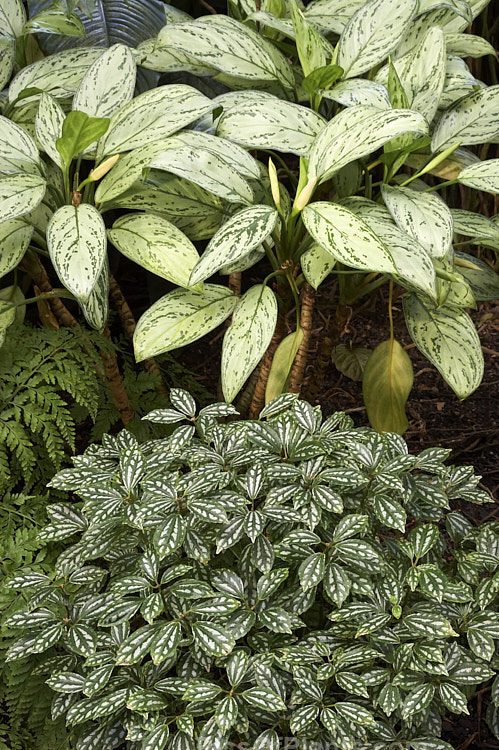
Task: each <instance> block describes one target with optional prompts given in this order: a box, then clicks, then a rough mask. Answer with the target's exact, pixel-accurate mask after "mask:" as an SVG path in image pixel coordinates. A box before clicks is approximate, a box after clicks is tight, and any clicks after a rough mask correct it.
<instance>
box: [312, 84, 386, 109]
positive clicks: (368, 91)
mask: <svg viewBox="0 0 499 750" xmlns="http://www.w3.org/2000/svg"><path fill="white" fill-rule="evenodd" d="M321 96H323V97H324V99H332V100H333V101H335V102H338V104H342V105H343V106H344V107H355V106H357V105H358V104H363V105H365V106H368V107H377V108H378V109H391V103H390V97H389V96H388V91H387V90H386V87H385V86H383V84H381V83H378V82H377V81H369V80H368V79H367V78H352V79H351V80H347V81H340V82H339V83H337V84H336V85H335V86H333V88H331V89H329V90H328V91H321Z"/></svg>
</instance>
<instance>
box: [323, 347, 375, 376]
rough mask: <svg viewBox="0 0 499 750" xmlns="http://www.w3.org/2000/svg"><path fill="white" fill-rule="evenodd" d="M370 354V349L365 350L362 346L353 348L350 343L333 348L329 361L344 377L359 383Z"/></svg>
mask: <svg viewBox="0 0 499 750" xmlns="http://www.w3.org/2000/svg"><path fill="white" fill-rule="evenodd" d="M371 354H372V349H366V348H365V347H364V346H353V345H352V342H351V341H350V343H348V344H338V345H337V346H335V348H334V349H333V353H332V355H331V360H332V362H333V364H334V366H335V367H336V369H337V370H338V371H339V372H341V373H342V374H343V375H345V377H347V378H350V380H357V381H360V380H362V377H363V373H364V370H365V368H366V364H367V361H368V359H369V357H370V356H371Z"/></svg>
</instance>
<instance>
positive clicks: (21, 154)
mask: <svg viewBox="0 0 499 750" xmlns="http://www.w3.org/2000/svg"><path fill="white" fill-rule="evenodd" d="M21 172H22V173H26V172H29V173H30V174H38V175H39V174H40V165H39V154H38V148H37V146H36V143H35V141H34V139H33V138H32V137H31V136H30V135H29V133H27V132H26V131H25V129H24V128H22V127H21V126H20V125H17V124H16V123H15V122H12V121H11V120H8V119H7V118H6V117H2V116H0V175H2V174H4V175H7V174H17V173H21Z"/></svg>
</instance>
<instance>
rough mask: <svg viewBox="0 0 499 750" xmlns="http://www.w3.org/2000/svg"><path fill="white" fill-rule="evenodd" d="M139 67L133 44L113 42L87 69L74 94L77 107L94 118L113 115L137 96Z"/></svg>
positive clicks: (74, 104) (74, 106) (76, 108)
mask: <svg viewBox="0 0 499 750" xmlns="http://www.w3.org/2000/svg"><path fill="white" fill-rule="evenodd" d="M136 70H137V69H136V66H135V62H134V59H133V55H132V52H131V50H130V48H129V47H127V46H126V45H124V44H113V45H112V46H111V47H109V49H107V50H105V51H104V52H103V53H102V54H101V55H100V57H98V59H97V60H96V61H95V62H94V63H93V64H92V65H91V66H90V68H89V69H88V70H87V72H86V73H85V75H84V77H83V79H82V81H81V83H80V85H79V86H78V89H77V91H76V93H75V95H74V99H73V110H79V111H80V112H85V114H87V115H89V116H90V117H92V118H94V117H99V118H103V117H105V118H107V117H110V116H111V115H112V114H113V112H115V110H117V109H118V108H119V107H121V106H122V105H123V104H126V103H127V102H129V101H130V99H131V98H132V97H133V91H134V88H135V76H136ZM108 124H109V123H108ZM106 130H107V128H106ZM104 132H105V131H104ZM101 135H103V133H101ZM99 137H100V136H99ZM94 140H97V139H96V138H94ZM91 142H92V141H91ZM88 145H90V144H88ZM80 150H83V149H80Z"/></svg>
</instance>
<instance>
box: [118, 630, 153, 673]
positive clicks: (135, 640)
mask: <svg viewBox="0 0 499 750" xmlns="http://www.w3.org/2000/svg"><path fill="white" fill-rule="evenodd" d="M156 632H157V631H156V630H155V629H154V628H151V626H150V625H144V626H143V627H141V628H139V629H138V630H136V631H135V632H134V633H132V635H129V636H128V638H125V640H124V641H123V643H121V645H120V647H119V649H118V653H117V654H116V664H126V665H129V664H135V663H136V662H138V661H139V660H140V659H141V658H142V657H143V656H144V655H145V654H146V653H147V652H148V651H149V647H150V645H151V643H152V641H153V640H154V638H155V637H156Z"/></svg>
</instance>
